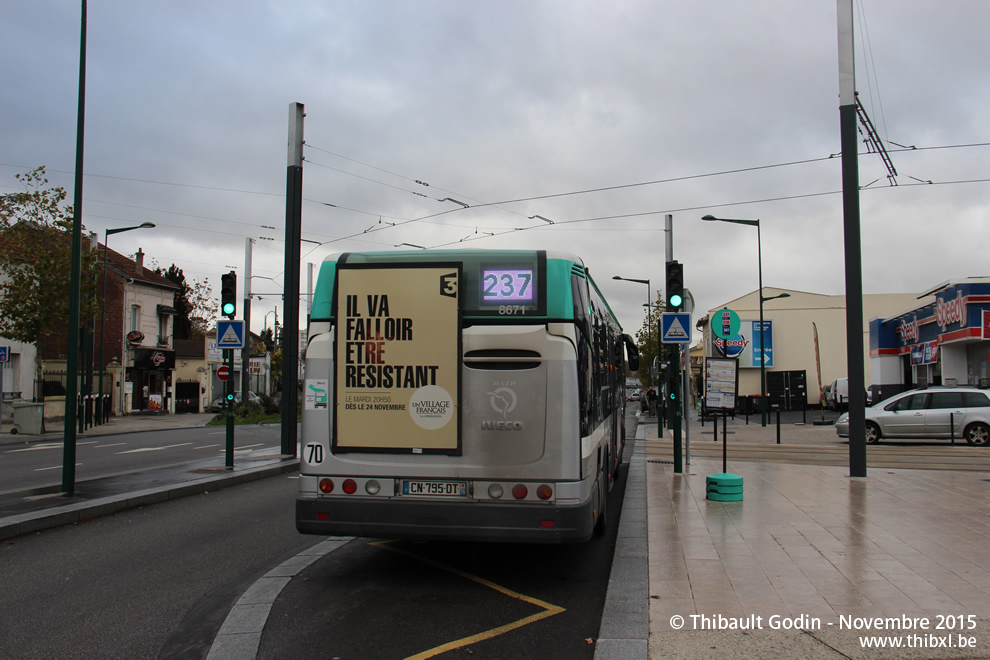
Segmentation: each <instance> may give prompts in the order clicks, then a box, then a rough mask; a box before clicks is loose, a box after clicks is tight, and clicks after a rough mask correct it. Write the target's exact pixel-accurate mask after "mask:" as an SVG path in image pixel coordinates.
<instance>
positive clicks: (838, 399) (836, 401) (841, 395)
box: [826, 378, 849, 410]
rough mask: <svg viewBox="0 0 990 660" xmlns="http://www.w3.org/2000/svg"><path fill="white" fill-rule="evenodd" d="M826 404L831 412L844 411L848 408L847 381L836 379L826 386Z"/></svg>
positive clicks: (845, 379) (846, 379)
mask: <svg viewBox="0 0 990 660" xmlns="http://www.w3.org/2000/svg"><path fill="white" fill-rule="evenodd" d="M827 396H828V400H827V401H826V403H827V404H828V407H829V409H831V410H845V409H846V408H848V407H849V379H848V378H836V379H835V380H833V381H832V384H831V385H829V386H828V394H827Z"/></svg>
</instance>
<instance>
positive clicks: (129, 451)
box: [117, 442, 192, 455]
mask: <svg viewBox="0 0 990 660" xmlns="http://www.w3.org/2000/svg"><path fill="white" fill-rule="evenodd" d="M191 444H192V443H191V442H180V443H179V444H177V445H163V446H161V447H142V448H141V449H128V450H127V451H118V452H117V454H118V455H120V454H136V453H138V452H143V451H161V450H163V449H172V448H174V447H185V446H186V445H191Z"/></svg>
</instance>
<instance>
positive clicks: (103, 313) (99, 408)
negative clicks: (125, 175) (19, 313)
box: [96, 222, 155, 424]
mask: <svg viewBox="0 0 990 660" xmlns="http://www.w3.org/2000/svg"><path fill="white" fill-rule="evenodd" d="M154 226H155V224H154V223H153V222H142V223H141V224H140V225H136V226H134V227H118V228H116V229H107V230H106V231H104V232H103V305H102V308H101V310H100V362H99V365H100V385H99V389H98V396H97V399H96V417H97V419H99V420H100V422H99V423H100V424H102V423H103V417H104V412H103V373H104V371H106V367H105V366H104V364H103V348H104V342H103V339H104V337H105V336H106V324H107V241H108V240H109V238H110V236H112V235H113V234H119V233H121V232H125V231H131V230H133V229H151V228H152V227H154ZM121 359H123V356H121ZM122 363H123V362H122Z"/></svg>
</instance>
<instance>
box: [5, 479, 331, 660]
mask: <svg viewBox="0 0 990 660" xmlns="http://www.w3.org/2000/svg"><path fill="white" fill-rule="evenodd" d="M296 484H297V481H296V480H295V479H291V478H288V477H286V476H280V477H271V478H268V479H263V480H260V481H256V482H251V483H248V484H243V485H241V486H236V487H233V488H229V489H224V490H219V491H216V492H210V493H204V494H202V495H198V496H193V497H188V498H184V499H181V500H174V501H170V502H163V503H161V504H156V505H154V506H149V507H144V508H141V509H134V510H131V511H127V512H124V513H120V514H116V515H112V516H106V517H103V518H98V519H96V520H93V521H90V522H86V523H81V524H77V525H70V526H66V527H61V528H58V529H52V530H48V531H45V532H40V533H37V534H31V535H28V536H21V537H17V538H14V539H10V540H7V541H4V542H3V546H2V550H0V552H2V554H0V557H2V559H0V584H2V585H3V590H2V593H3V597H2V598H0V649H4V652H3V655H4V656H6V657H17V658H95V657H99V658H155V657H159V654H160V653H162V654H163V655H164V656H165V657H176V658H178V657H185V658H194V657H204V655H203V654H204V653H205V651H206V650H207V649H208V644H209V643H211V642H212V639H213V635H214V633H215V632H216V629H217V628H219V626H220V624H221V623H222V622H223V618H224V617H225V616H226V613H227V610H228V609H229V607H230V606H231V604H232V603H233V602H234V601H235V600H236V598H237V597H239V596H240V594H241V593H242V592H243V591H244V589H246V588H247V587H248V586H249V585H250V584H251V583H252V582H253V581H254V580H255V579H257V578H258V577H260V576H261V575H263V574H264V572H265V571H267V570H269V569H270V568H271V567H273V566H275V565H278V564H279V563H280V562H281V561H283V560H285V559H287V558H288V557H290V556H293V555H295V554H296V553H298V552H300V551H301V550H303V549H304V548H306V547H309V546H310V545H312V544H313V543H315V542H316V541H317V540H318V539H317V538H315V537H304V536H301V535H299V534H298V533H297V532H296V530H295V524H294V520H293V514H292V501H293V497H294V495H295V492H296V487H297V486H296Z"/></svg>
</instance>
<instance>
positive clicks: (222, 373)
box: [217, 365, 230, 380]
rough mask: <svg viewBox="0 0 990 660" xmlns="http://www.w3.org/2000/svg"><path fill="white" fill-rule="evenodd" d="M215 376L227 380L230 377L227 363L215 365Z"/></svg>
mask: <svg viewBox="0 0 990 660" xmlns="http://www.w3.org/2000/svg"><path fill="white" fill-rule="evenodd" d="M217 378H219V379H220V380H227V379H228V378H230V369H228V368H227V365H223V366H222V367H217Z"/></svg>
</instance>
